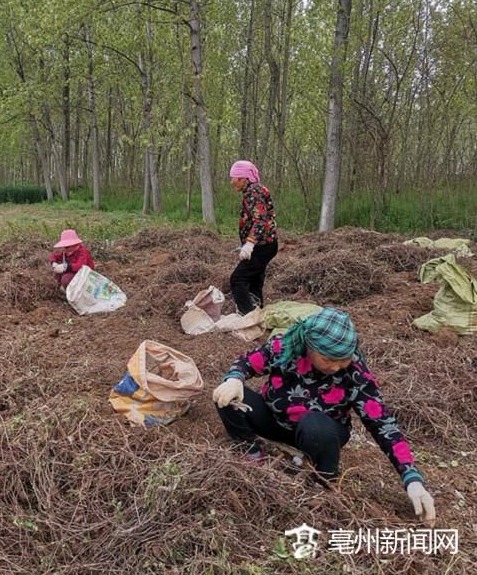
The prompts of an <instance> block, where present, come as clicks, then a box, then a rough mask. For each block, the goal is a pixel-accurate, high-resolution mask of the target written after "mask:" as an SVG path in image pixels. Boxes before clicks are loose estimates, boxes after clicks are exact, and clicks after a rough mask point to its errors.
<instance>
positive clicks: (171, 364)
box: [109, 340, 204, 427]
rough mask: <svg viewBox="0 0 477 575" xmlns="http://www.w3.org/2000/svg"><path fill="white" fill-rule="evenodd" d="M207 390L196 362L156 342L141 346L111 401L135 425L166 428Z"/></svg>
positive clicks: (112, 393) (113, 392)
mask: <svg viewBox="0 0 477 575" xmlns="http://www.w3.org/2000/svg"><path fill="white" fill-rule="evenodd" d="M203 387H204V382H203V380H202V376H201V375H200V372H199V370H198V369H197V366H196V365H195V363H194V361H193V360H192V359H191V358H190V357H188V356H186V355H184V354H182V353H181V352H179V351H177V350H175V349H173V348H170V347H168V346H166V345H163V344H161V343H157V342H155V341H151V340H146V341H143V342H142V343H141V345H140V346H139V347H138V349H137V350H136V352H135V353H134V355H133V356H132V357H131V359H130V360H129V361H128V364H127V372H126V374H125V376H124V377H123V378H122V379H121V381H120V382H119V383H118V384H117V385H115V386H114V388H113V389H112V391H111V393H110V396H109V401H110V403H111V405H112V406H113V408H114V409H115V411H117V412H118V413H122V414H123V415H124V416H125V417H127V419H128V420H129V421H130V422H131V423H132V424H134V425H141V426H144V427H150V426H155V425H167V424H169V423H171V422H172V421H174V420H176V419H177V418H179V417H181V416H182V415H184V414H185V413H187V411H188V410H189V408H190V405H191V400H192V399H193V398H194V397H196V396H198V395H199V394H200V393H201V392H202V389H203Z"/></svg>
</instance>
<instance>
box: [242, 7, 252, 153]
mask: <svg viewBox="0 0 477 575" xmlns="http://www.w3.org/2000/svg"><path fill="white" fill-rule="evenodd" d="M254 18H255V0H251V3H250V19H249V21H248V30H247V40H246V44H245V66H244V75H243V88H242V101H241V104H240V157H241V158H249V157H251V146H250V139H251V138H250V125H249V123H250V118H249V107H250V82H251V75H252V46H253V34H254V27H255V26H254Z"/></svg>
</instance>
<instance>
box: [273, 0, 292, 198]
mask: <svg viewBox="0 0 477 575" xmlns="http://www.w3.org/2000/svg"><path fill="white" fill-rule="evenodd" d="M293 4H294V1H293V0H287V4H286V19H285V32H284V35H285V40H284V48H283V70H282V81H281V85H280V100H279V104H280V105H279V109H278V130H277V131H278V147H277V155H276V161H275V179H276V184H275V192H276V193H277V194H278V193H280V191H281V189H282V178H283V169H284V165H283V164H284V158H285V128H286V124H287V92H288V69H289V63H290V36H291V26H292V16H293Z"/></svg>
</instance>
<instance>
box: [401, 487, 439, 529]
mask: <svg viewBox="0 0 477 575" xmlns="http://www.w3.org/2000/svg"><path fill="white" fill-rule="evenodd" d="M406 491H407V495H408V497H409V499H410V500H411V502H412V504H413V506H414V512H415V513H416V515H417V516H418V517H419V519H420V520H422V521H424V522H425V523H428V524H429V526H430V527H433V526H434V524H435V522H436V509H435V507H434V499H433V498H432V496H431V494H430V493H429V492H428V491H426V490H425V489H424V485H422V483H420V482H419V481H413V482H412V483H410V484H409V485H408V486H407V488H406Z"/></svg>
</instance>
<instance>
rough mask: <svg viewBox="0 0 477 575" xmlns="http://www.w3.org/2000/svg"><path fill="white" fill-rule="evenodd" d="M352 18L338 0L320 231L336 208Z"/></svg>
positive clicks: (346, 3)
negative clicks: (344, 90)
mask: <svg viewBox="0 0 477 575" xmlns="http://www.w3.org/2000/svg"><path fill="white" fill-rule="evenodd" d="M350 17H351V0H338V14H337V19H336V31H335V40H334V46H333V59H332V62H331V76H330V89H329V100H328V121H327V126H326V164H325V181H324V184H323V198H322V203H321V216H320V227H319V231H320V232H324V231H330V230H333V229H334V226H335V208H336V198H337V195H338V189H339V182H340V165H341V128H342V122H343V75H344V71H343V67H344V64H345V62H346V45H347V40H348V32H349V21H350Z"/></svg>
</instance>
